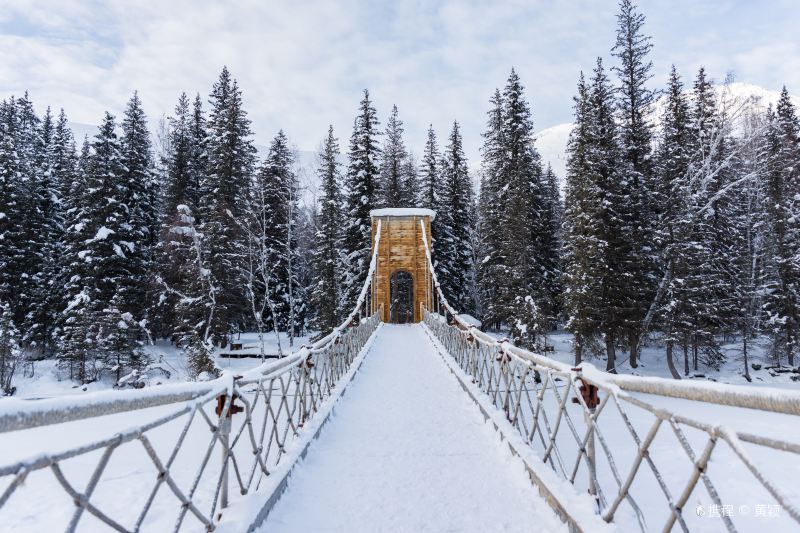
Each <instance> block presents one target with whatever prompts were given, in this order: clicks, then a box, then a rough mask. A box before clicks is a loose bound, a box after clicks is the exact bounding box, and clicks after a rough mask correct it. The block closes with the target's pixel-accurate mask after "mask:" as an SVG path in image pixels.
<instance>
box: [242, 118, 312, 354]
mask: <svg viewBox="0 0 800 533" xmlns="http://www.w3.org/2000/svg"><path fill="white" fill-rule="evenodd" d="M254 186H256V187H259V188H263V191H264V196H265V198H266V208H267V216H268V217H269V219H268V220H267V226H266V238H267V242H266V246H267V248H268V250H269V251H270V256H271V257H270V263H271V264H272V272H273V283H272V287H271V294H270V299H271V300H272V301H273V302H274V305H275V314H274V315H272V316H271V317H270V322H271V323H272V326H273V327H274V328H275V329H277V330H281V331H287V332H288V333H289V339H290V346H291V345H292V340H293V339H294V337H295V335H296V334H297V333H298V332H300V331H302V329H303V326H304V324H305V287H302V286H301V285H300V283H299V267H300V256H299V250H298V245H297V220H298V216H299V211H298V198H297V189H298V183H297V176H296V174H295V170H294V153H293V152H292V149H291V147H290V146H289V140H288V139H287V138H286V135H285V134H284V133H283V131H280V132H278V135H276V136H275V138H274V139H273V140H272V143H271V144H270V147H269V152H268V154H267V158H266V160H265V161H264V165H263V167H262V168H261V170H260V172H259V174H258V179H257V180H256V182H255V184H254Z"/></svg>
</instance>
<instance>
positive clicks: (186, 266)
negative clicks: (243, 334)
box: [150, 93, 206, 342]
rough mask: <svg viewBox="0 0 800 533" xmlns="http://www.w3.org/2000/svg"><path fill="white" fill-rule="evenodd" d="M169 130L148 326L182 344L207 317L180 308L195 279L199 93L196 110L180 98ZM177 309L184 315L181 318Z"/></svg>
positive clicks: (200, 171)
mask: <svg viewBox="0 0 800 533" xmlns="http://www.w3.org/2000/svg"><path fill="white" fill-rule="evenodd" d="M168 128H169V129H168V133H167V134H168V136H169V142H168V147H169V149H168V152H167V155H166V161H165V162H164V164H165V167H166V175H165V183H164V193H163V204H162V205H163V208H162V213H161V224H160V230H159V231H160V234H159V240H158V244H157V245H156V249H155V253H154V261H155V263H156V265H155V267H154V268H155V271H156V282H155V284H156V289H155V290H156V292H157V297H156V302H155V304H154V307H153V309H152V312H151V320H152V323H151V326H150V327H151V330H152V331H153V333H154V334H155V335H156V336H159V337H164V336H170V337H171V338H172V340H173V341H174V342H180V339H183V338H188V337H187V336H186V335H187V333H188V331H186V330H185V328H186V327H189V326H190V325H191V326H192V327H194V326H198V325H200V324H202V323H203V321H204V315H205V313H204V312H203V311H202V310H201V309H198V306H197V305H191V306H190V305H187V303H184V304H181V305H179V298H180V297H179V295H180V294H184V295H185V294H187V289H188V288H189V287H190V286H191V285H192V284H193V281H192V280H190V279H187V278H186V277H184V276H185V275H194V272H193V268H190V267H191V265H193V264H194V263H195V261H196V259H197V257H196V256H197V250H195V238H196V237H198V236H197V235H195V233H194V227H195V223H196V220H195V217H197V216H198V214H199V211H200V183H201V181H202V180H203V177H204V172H205V166H206V165H205V155H206V154H205V138H206V135H205V118H204V116H203V111H202V101H201V100H200V97H199V95H198V96H197V98H196V99H195V102H194V106H193V105H192V104H191V102H190V101H189V99H188V97H187V96H186V94H185V93H184V94H182V95H181V96H180V98H179V99H178V103H177V105H176V106H175V114H174V116H172V117H170V118H169V122H168ZM179 310H180V311H181V312H182V313H183V315H184V316H179V313H178V311H179ZM198 327H199V330H198V331H202V330H203V328H202V327H201V326H198Z"/></svg>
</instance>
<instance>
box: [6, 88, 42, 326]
mask: <svg viewBox="0 0 800 533" xmlns="http://www.w3.org/2000/svg"><path fill="white" fill-rule="evenodd" d="M16 105H17V113H16V119H17V124H16V143H15V144H16V150H17V153H18V157H19V159H18V161H19V175H18V190H19V192H20V196H19V205H20V207H21V212H20V216H19V217H18V220H19V223H20V226H19V227H18V229H17V236H16V255H15V256H14V257H13V261H14V263H15V264H16V265H17V267H16V269H17V270H18V274H19V277H18V278H17V287H16V298H15V299H14V300H11V301H10V302H9V303H10V305H11V309H12V312H13V313H14V315H15V322H16V324H18V325H21V326H23V327H28V326H32V327H33V328H34V330H35V332H32V333H34V335H35V337H34V338H36V337H39V338H40V337H41V332H40V331H39V329H40V328H39V327H38V324H34V323H33V320H32V316H30V313H32V312H33V309H34V307H35V306H36V297H37V293H38V292H39V283H40V281H41V275H42V268H43V266H44V256H43V250H42V249H41V247H40V246H41V244H42V242H40V241H39V235H38V234H37V232H38V231H40V230H42V229H43V227H44V226H46V220H45V213H44V212H42V211H41V207H42V205H43V203H44V202H46V201H47V200H46V199H45V193H44V191H39V190H38V186H39V184H40V182H41V179H42V177H41V176H42V173H44V172H45V171H46V170H45V168H43V166H42V165H43V158H42V155H43V153H44V146H43V140H42V137H41V133H42V124H41V120H40V119H39V117H38V116H37V115H36V112H35V111H34V109H33V102H31V100H30V99H29V98H28V94H27V93H25V95H24V96H23V97H22V98H20V99H18V100H17V101H16ZM31 340H33V339H31Z"/></svg>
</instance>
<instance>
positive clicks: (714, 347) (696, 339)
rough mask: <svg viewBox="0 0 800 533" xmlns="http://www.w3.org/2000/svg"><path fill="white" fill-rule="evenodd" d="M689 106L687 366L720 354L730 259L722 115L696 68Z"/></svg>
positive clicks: (728, 314) (728, 309)
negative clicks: (689, 357)
mask: <svg viewBox="0 0 800 533" xmlns="http://www.w3.org/2000/svg"><path fill="white" fill-rule="evenodd" d="M693 100H694V102H693V106H692V109H691V115H690V116H691V128H692V138H691V141H692V142H691V145H690V146H692V161H691V163H690V173H691V175H692V176H693V179H691V180H690V182H691V185H690V191H689V212H690V213H693V214H695V215H694V216H692V217H691V219H690V220H691V224H692V229H691V232H692V233H691V235H690V237H689V242H690V243H691V249H690V252H689V254H688V258H687V261H688V264H687V278H686V289H687V291H688V293H689V294H688V301H689V308H688V312H689V322H690V323H691V338H690V339H687V344H688V345H690V346H691V349H692V360H693V368H694V369H695V370H697V369H698V362H699V360H700V355H702V354H703V353H704V354H707V357H706V358H707V359H708V355H713V356H715V357H717V358H718V357H720V356H721V353H720V352H719V348H718V344H717V341H716V339H715V335H716V334H717V333H718V332H720V331H722V330H723V329H724V328H725V327H726V326H727V325H728V324H729V323H730V321H731V315H732V309H731V304H732V300H731V298H730V295H731V294H732V291H731V286H730V281H731V280H730V278H729V276H728V272H727V263H728V261H730V259H731V257H730V246H731V243H730V234H729V229H730V222H731V221H730V220H729V219H728V216H727V215H728V202H729V200H728V199H726V198H725V197H724V196H721V195H719V194H718V193H719V192H720V191H721V190H722V189H723V187H724V186H725V184H726V183H727V181H728V180H729V179H730V173H729V170H728V168H727V165H726V164H724V163H723V161H724V160H725V159H726V158H727V155H728V151H729V149H728V141H727V139H726V134H725V128H724V117H722V116H720V114H719V113H718V110H717V103H716V96H715V92H714V87H713V84H712V83H711V81H710V80H708V79H707V78H706V75H705V69H702V68H701V69H700V71H699V72H698V75H697V78H696V79H695V82H694V94H693Z"/></svg>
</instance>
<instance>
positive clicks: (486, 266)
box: [478, 90, 505, 329]
mask: <svg viewBox="0 0 800 533" xmlns="http://www.w3.org/2000/svg"><path fill="white" fill-rule="evenodd" d="M490 103H491V106H492V107H491V109H490V110H489V112H488V117H489V118H488V120H487V124H486V131H485V132H484V134H483V138H484V143H483V146H482V148H481V155H482V163H481V187H480V202H479V203H480V206H481V210H480V214H479V218H480V220H479V222H478V225H479V235H480V250H481V253H480V258H479V261H478V285H479V289H480V297H481V300H482V307H483V316H482V320H483V322H484V324H485V325H486V327H487V328H489V329H498V328H499V327H500V325H501V322H502V320H503V318H504V317H503V313H502V311H501V308H500V306H499V288H500V287H502V285H503V283H504V282H505V280H504V275H503V267H502V265H503V264H505V257H504V255H503V253H504V251H505V250H504V249H503V247H502V235H503V231H502V228H503V223H502V220H503V218H502V217H503V206H502V204H501V203H500V200H499V195H500V192H501V190H502V188H503V186H504V185H505V184H504V183H503V157H504V155H503V154H504V149H505V148H504V145H505V141H504V138H503V135H504V131H503V120H504V119H503V97H502V95H501V94H500V91H499V90H495V93H494V95H493V97H492V98H491V100H490Z"/></svg>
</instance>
